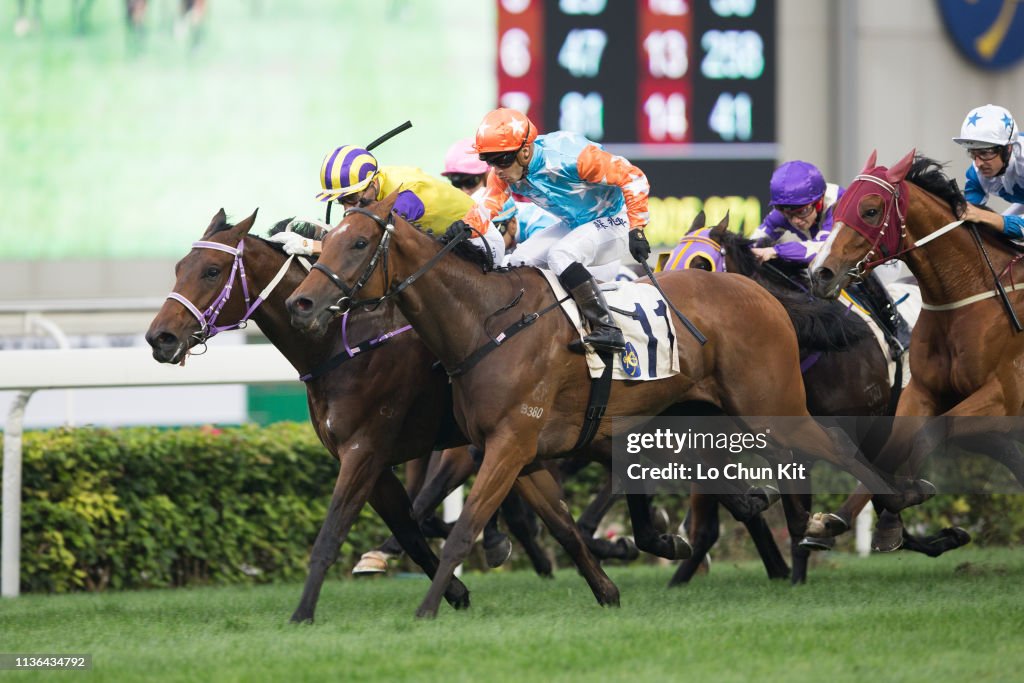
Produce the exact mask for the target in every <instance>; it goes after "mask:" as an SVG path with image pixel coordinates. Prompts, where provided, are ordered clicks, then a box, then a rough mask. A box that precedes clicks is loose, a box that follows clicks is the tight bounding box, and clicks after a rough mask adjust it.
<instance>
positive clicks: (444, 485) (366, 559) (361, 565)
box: [352, 448, 476, 576]
mask: <svg viewBox="0 0 1024 683" xmlns="http://www.w3.org/2000/svg"><path fill="white" fill-rule="evenodd" d="M431 460H432V463H433V464H434V466H435V467H434V469H433V471H431V472H430V473H429V476H428V478H427V480H426V481H425V482H423V483H422V485H421V488H420V491H419V494H418V495H416V497H415V500H414V501H413V505H412V515H413V519H415V520H416V521H417V522H419V524H420V529H421V530H422V531H423V534H424V536H426V537H427V538H437V537H438V534H437V531H440V530H439V529H435V528H432V527H433V524H431V523H430V522H429V521H428V516H429V515H430V514H431V513H432V512H433V511H434V510H435V509H436V508H437V506H438V505H440V504H441V502H442V501H443V500H444V499H445V498H446V497H447V496H448V494H449V493H451V492H452V491H454V490H455V488H456V487H458V486H459V485H461V484H462V483H463V482H465V481H466V479H468V478H469V475H471V474H472V473H473V472H474V470H475V469H476V465H475V464H474V463H473V460H472V458H471V457H469V452H468V451H466V450H465V449H459V448H449V449H447V450H445V451H444V452H442V453H441V455H440V456H437V457H432V458H431ZM406 473H407V474H408V470H407V472H406ZM414 483H415V482H414ZM442 524H443V522H442ZM444 530H445V531H448V529H447V527H445V528H444ZM445 535H447V534H445ZM401 554H402V545H401V544H400V543H399V542H398V539H396V538H395V537H394V536H391V537H390V538H388V539H387V540H386V541H384V542H383V543H382V544H380V545H379V546H377V547H376V548H374V549H373V550H370V551H368V552H365V553H363V556H362V557H361V558H360V559H359V562H358V563H357V564H356V566H355V567H353V568H352V574H353V575H357V576H358V575H363V574H379V573H381V572H384V571H387V561H388V558H391V557H396V556H398V555H401Z"/></svg>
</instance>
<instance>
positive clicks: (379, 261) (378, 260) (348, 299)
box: [313, 207, 469, 315]
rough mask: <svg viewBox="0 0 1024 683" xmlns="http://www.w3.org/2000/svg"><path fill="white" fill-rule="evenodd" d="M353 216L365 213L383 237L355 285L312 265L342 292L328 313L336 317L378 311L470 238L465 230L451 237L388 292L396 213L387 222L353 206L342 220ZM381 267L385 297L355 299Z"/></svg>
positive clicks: (324, 266)
mask: <svg viewBox="0 0 1024 683" xmlns="http://www.w3.org/2000/svg"><path fill="white" fill-rule="evenodd" d="M354 213H357V214H362V215H363V216H367V217H368V218H371V219H373V222H375V223H376V224H377V225H378V226H379V227H380V229H381V231H382V233H383V234H382V235H381V238H380V242H379V243H378V244H377V249H376V250H375V251H374V252H373V256H371V257H370V260H369V261H368V262H367V264H366V267H365V268H364V269H363V273H362V275H360V276H359V278H358V279H357V280H356V283H355V284H354V285H352V286H351V287H350V286H348V285H347V284H345V281H344V280H342V279H341V277H340V276H339V275H338V274H337V273H335V272H334V271H333V270H331V269H330V268H329V267H327V266H326V265H324V264H323V263H316V264H314V265H313V270H317V271H320V272H321V273H323V274H324V275H326V276H327V279H328V280H330V281H331V282H332V283H333V284H334V286H335V287H337V288H338V289H340V290H341V292H342V295H341V296H340V297H339V298H338V300H337V301H335V302H334V303H333V304H332V305H330V306H328V307H327V310H329V311H333V312H334V313H335V314H336V315H340V314H342V313H344V312H345V311H347V310H350V309H352V308H358V307H367V308H375V307H376V306H379V305H380V304H382V303H383V302H385V301H387V300H388V299H392V298H394V297H396V296H398V295H399V294H401V293H402V291H403V290H405V289H406V288H407V287H409V286H410V285H412V283H414V282H416V280H418V279H420V277H422V276H423V275H424V274H426V272H427V271H429V270H430V269H431V268H433V267H434V266H435V265H436V264H437V262H438V261H439V260H440V259H441V257H442V256H444V255H445V254H446V253H447V252H449V251H451V250H452V249H454V248H455V247H456V246H458V244H459V243H461V242H463V241H464V240H466V239H468V238H469V231H468V230H464V231H462V232H459V233H457V234H456V235H455V236H454V237H452V239H451V241H450V242H448V244H446V245H444V247H442V248H441V251H439V252H438V253H436V254H434V256H432V257H431V258H430V260H428V261H427V262H426V263H425V264H424V265H423V267H422V268H420V269H419V270H417V271H416V272H415V273H413V274H412V275H410V276H409V277H407V278H406V279H404V280H402V282H400V283H399V284H398V285H396V286H395V287H394V288H390V289H389V287H390V285H389V284H388V283H389V282H390V279H389V278H388V254H389V252H390V250H391V240H392V238H393V237H394V234H395V223H394V219H393V214H389V215H388V220H387V221H385V220H384V219H383V218H381V217H380V216H378V215H377V214H375V213H373V212H372V211H370V210H368V209H364V208H361V207H354V208H351V209H348V210H347V211H346V212H345V214H344V216H343V218H348V216H350V215H351V214H354ZM339 227H340V225H339ZM378 265H380V266H381V268H382V269H383V273H384V283H385V291H384V294H382V295H381V296H379V297H373V298H369V299H356V298H355V297H356V294H357V293H358V292H359V290H361V289H362V288H363V287H364V286H365V285H366V283H367V282H369V280H370V276H371V275H373V271H374V270H376V269H377V266H378Z"/></svg>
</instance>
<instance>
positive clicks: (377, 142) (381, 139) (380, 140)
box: [324, 121, 412, 225]
mask: <svg viewBox="0 0 1024 683" xmlns="http://www.w3.org/2000/svg"><path fill="white" fill-rule="evenodd" d="M410 128H412V121H406V122H405V123H402V124H399V125H397V126H395V127H394V128H392V129H391V130H389V131H388V132H387V133H384V135H381V136H380V137H379V138H377V139H376V140H374V141H373V142H371V143H370V144H368V145H367V146H366V151H367V152H369V151H371V150H373V148H374V147H379V146H380V145H383V144H384V143H385V142H387V141H388V140H390V139H391V138H393V137H395V136H396V135H398V134H399V133H404V132H405V131H407V130H409V129H410ZM332 204H334V200H333V199H332V200H331V201H329V202H327V218H326V220H324V222H325V223H327V225H330V224H331V205H332Z"/></svg>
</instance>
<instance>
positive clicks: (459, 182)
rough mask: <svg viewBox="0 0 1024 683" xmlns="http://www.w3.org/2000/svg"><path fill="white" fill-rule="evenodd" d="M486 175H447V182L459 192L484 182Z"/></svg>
mask: <svg viewBox="0 0 1024 683" xmlns="http://www.w3.org/2000/svg"><path fill="white" fill-rule="evenodd" d="M485 175H487V174H486V173H479V174H477V173H449V174H448V182H450V183H451V184H452V185H453V186H454V187H457V188H459V189H460V190H465V189H467V188H470V187H476V186H477V185H480V184H481V183H483V182H484V176H485Z"/></svg>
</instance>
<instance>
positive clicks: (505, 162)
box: [480, 147, 522, 168]
mask: <svg viewBox="0 0 1024 683" xmlns="http://www.w3.org/2000/svg"><path fill="white" fill-rule="evenodd" d="M519 149H522V147H520V148H519ZM519 149H514V150H512V151H511V152H488V153H486V154H481V155H480V161H482V162H484V163H485V164H487V165H488V166H493V167H494V168H508V167H509V166H511V165H512V164H514V163H515V162H516V155H517V154H519Z"/></svg>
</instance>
